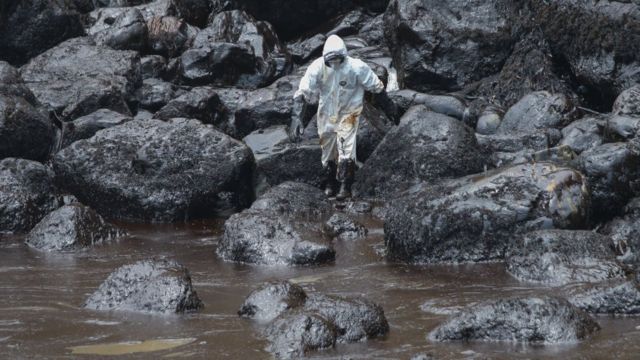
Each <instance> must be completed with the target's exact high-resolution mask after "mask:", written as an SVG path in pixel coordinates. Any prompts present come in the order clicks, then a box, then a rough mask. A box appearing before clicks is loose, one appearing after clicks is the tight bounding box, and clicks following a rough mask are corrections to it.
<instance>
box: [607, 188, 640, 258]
mask: <svg viewBox="0 0 640 360" xmlns="http://www.w3.org/2000/svg"><path fill="white" fill-rule="evenodd" d="M600 233H601V234H603V235H606V236H608V237H610V238H611V240H612V241H613V246H614V249H615V251H616V254H617V255H618V259H619V260H621V261H623V262H624V263H625V264H629V265H631V266H634V267H636V268H640V198H634V199H631V201H629V203H628V204H627V206H625V207H624V215H621V216H619V217H616V218H614V219H613V220H611V221H609V222H608V223H606V224H604V226H603V227H602V228H601V229H600Z"/></svg>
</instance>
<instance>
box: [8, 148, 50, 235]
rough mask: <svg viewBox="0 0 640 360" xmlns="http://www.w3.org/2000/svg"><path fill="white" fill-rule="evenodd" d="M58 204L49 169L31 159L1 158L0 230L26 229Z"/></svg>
mask: <svg viewBox="0 0 640 360" xmlns="http://www.w3.org/2000/svg"><path fill="white" fill-rule="evenodd" d="M60 205H62V199H61V198H60V197H59V196H58V195H57V193H56V188H55V186H54V175H53V172H51V170H49V169H48V168H46V167H45V166H44V165H42V164H40V163H38V162H35V161H30V160H24V159H14V158H7V159H4V160H2V161H0V232H27V231H29V230H31V228H33V227H34V226H35V225H36V224H37V223H38V222H39V221H40V220H42V218H44V217H45V216H46V215H47V214H48V213H49V212H51V211H53V210H55V209H57V208H58V207H59V206H60Z"/></svg>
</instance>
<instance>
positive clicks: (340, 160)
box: [290, 35, 394, 200]
mask: <svg viewBox="0 0 640 360" xmlns="http://www.w3.org/2000/svg"><path fill="white" fill-rule="evenodd" d="M365 91H369V92H372V93H375V94H377V95H376V102H377V103H378V104H380V105H381V106H382V107H383V110H385V112H387V111H386V110H387V109H386V108H389V107H390V106H394V105H393V103H392V102H391V100H390V99H389V98H388V97H387V95H386V92H385V88H384V84H383V83H382V81H380V79H379V78H378V76H376V74H375V73H374V72H373V70H371V68H370V67H369V66H368V65H367V64H366V63H364V62H363V61H362V60H359V59H354V58H352V57H350V56H348V54H347V48H346V46H345V44H344V41H342V39H341V38H340V37H338V36H336V35H331V36H330V37H329V38H328V39H327V41H326V42H325V44H324V49H323V51H322V57H321V58H319V59H317V60H315V61H314V62H313V63H311V65H310V66H309V68H308V69H307V71H306V73H305V74H304V76H303V77H302V79H301V80H300V86H299V87H298V91H296V93H295V95H294V106H293V114H292V119H291V127H290V136H291V138H292V139H293V140H297V139H298V138H299V136H300V135H301V134H303V133H304V127H303V124H302V119H303V116H304V111H305V107H306V102H312V101H313V100H315V99H316V98H319V101H318V114H317V118H318V135H319V136H320V147H321V148H322V159H321V161H322V166H323V167H324V169H325V174H326V177H327V179H326V188H325V193H326V195H327V196H329V197H331V196H334V195H336V194H335V192H336V188H337V187H338V182H339V183H340V189H339V191H338V194H337V195H336V199H338V200H344V199H346V198H349V197H351V185H352V184H353V178H354V175H355V161H356V134H357V132H358V124H359V121H360V114H361V113H362V109H363V102H364V93H365Z"/></svg>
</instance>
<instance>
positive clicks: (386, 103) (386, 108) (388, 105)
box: [373, 90, 400, 125]
mask: <svg viewBox="0 0 640 360" xmlns="http://www.w3.org/2000/svg"><path fill="white" fill-rule="evenodd" d="M373 98H374V101H375V103H376V105H378V107H380V108H381V110H382V111H383V112H384V113H385V114H386V115H387V116H388V117H389V119H390V120H391V121H392V122H393V123H394V124H395V125H398V124H399V123H400V117H399V114H398V113H399V111H398V106H397V105H396V104H395V103H394V102H393V100H391V99H390V98H389V95H388V94H387V92H386V91H385V90H382V91H381V92H380V93H377V94H374V95H373Z"/></svg>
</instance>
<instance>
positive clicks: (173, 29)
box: [147, 16, 199, 57]
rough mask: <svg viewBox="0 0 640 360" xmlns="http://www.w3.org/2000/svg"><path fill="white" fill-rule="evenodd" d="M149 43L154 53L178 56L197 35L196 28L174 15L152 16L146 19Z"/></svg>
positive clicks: (150, 49)
mask: <svg viewBox="0 0 640 360" xmlns="http://www.w3.org/2000/svg"><path fill="white" fill-rule="evenodd" d="M147 27H148V29H149V43H148V45H147V47H148V48H149V51H151V52H152V53H154V54H159V55H163V56H167V57H176V56H180V54H182V53H183V52H184V51H185V50H186V49H188V48H189V47H190V46H191V44H192V43H193V40H194V39H195V37H196V36H197V35H198V32H199V30H198V28H196V27H193V26H191V25H189V24H188V23H186V22H185V21H184V20H182V19H179V18H177V17H174V16H154V17H151V18H149V19H147Z"/></svg>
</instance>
